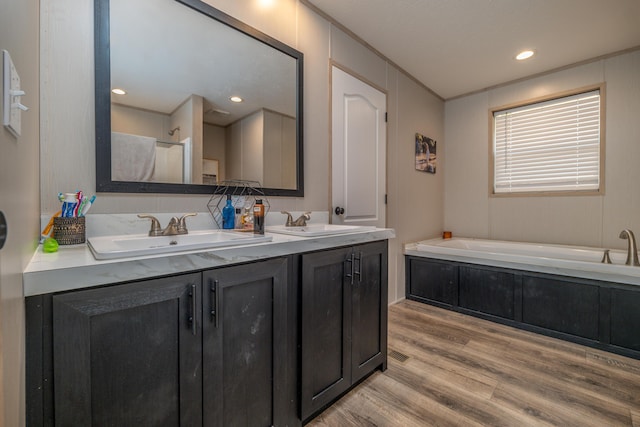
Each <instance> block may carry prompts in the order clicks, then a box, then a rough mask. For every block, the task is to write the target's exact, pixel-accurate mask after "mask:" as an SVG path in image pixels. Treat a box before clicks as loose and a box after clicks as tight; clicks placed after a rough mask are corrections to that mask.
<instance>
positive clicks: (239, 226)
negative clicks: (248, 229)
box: [235, 208, 242, 230]
mask: <svg viewBox="0 0 640 427" xmlns="http://www.w3.org/2000/svg"><path fill="white" fill-rule="evenodd" d="M235 221H236V230H242V209H241V208H236V217H235Z"/></svg>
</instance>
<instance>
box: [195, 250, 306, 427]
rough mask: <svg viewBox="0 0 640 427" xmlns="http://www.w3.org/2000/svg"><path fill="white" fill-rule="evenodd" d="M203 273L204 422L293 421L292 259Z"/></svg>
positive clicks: (267, 423)
mask: <svg viewBox="0 0 640 427" xmlns="http://www.w3.org/2000/svg"><path fill="white" fill-rule="evenodd" d="M203 278H204V292H203V301H204V315H203V332H204V336H203V358H202V360H203V363H202V371H203V389H204V401H205V405H204V406H203V417H204V425H205V426H271V425H277V426H280V425H287V423H288V422H289V421H288V420H287V419H286V415H287V414H286V407H287V401H288V399H290V398H291V396H287V394H286V393H285V390H286V389H287V381H288V375H290V374H291V372H290V371H288V370H287V369H286V363H287V358H286V355H287V348H288V346H287V338H288V337H290V335H291V332H292V331H293V329H291V331H288V328H292V327H293V325H288V324H287V321H286V320H287V262H286V259H274V260H270V261H265V262H260V263H256V264H247V265H243V266H237V267H227V268H223V269H219V270H211V271H206V272H204V276H203Z"/></svg>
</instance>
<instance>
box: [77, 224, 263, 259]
mask: <svg viewBox="0 0 640 427" xmlns="http://www.w3.org/2000/svg"><path fill="white" fill-rule="evenodd" d="M272 239H273V237H272V236H266V235H259V234H253V233H243V232H234V231H220V230H212V231H191V232H189V234H182V235H178V236H157V237H150V236H148V235H146V234H131V235H122V236H102V237H91V238H89V239H88V243H89V248H90V249H91V252H93V256H95V257H96V259H114V258H125V257H132V256H140V255H154V254H162V253H170V252H181V251H192V250H197V249H212V248H224V247H228V246H237V245H248V244H253V243H262V242H270V241H271V240H272Z"/></svg>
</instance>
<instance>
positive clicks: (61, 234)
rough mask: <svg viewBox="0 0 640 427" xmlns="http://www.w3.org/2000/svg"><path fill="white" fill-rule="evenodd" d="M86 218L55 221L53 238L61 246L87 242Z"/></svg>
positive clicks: (58, 219)
mask: <svg viewBox="0 0 640 427" xmlns="http://www.w3.org/2000/svg"><path fill="white" fill-rule="evenodd" d="M84 219H85V217H83V216H81V217H77V218H63V217H55V218H54V219H53V238H54V239H56V241H57V242H58V244H59V245H79V244H81V243H84V242H85V240H86V237H85V236H86V233H85V221H84Z"/></svg>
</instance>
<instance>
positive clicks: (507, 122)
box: [493, 90, 600, 193]
mask: <svg viewBox="0 0 640 427" xmlns="http://www.w3.org/2000/svg"><path fill="white" fill-rule="evenodd" d="M493 118H494V138H493V154H494V192H495V193H519V192H548V191H580V190H598V189H599V187H600V90H595V91H591V92H586V93H581V94H577V95H572V96H567V97H563V98H557V99H553V100H551V101H545V102H541V103H537V104H530V105H526V106H521V107H517V108H512V109H508V110H502V111H495V112H494V113H493Z"/></svg>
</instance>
